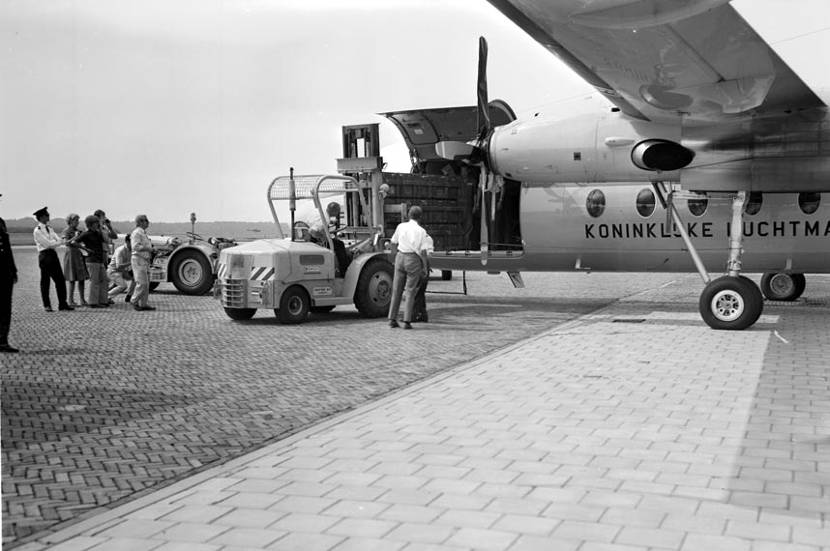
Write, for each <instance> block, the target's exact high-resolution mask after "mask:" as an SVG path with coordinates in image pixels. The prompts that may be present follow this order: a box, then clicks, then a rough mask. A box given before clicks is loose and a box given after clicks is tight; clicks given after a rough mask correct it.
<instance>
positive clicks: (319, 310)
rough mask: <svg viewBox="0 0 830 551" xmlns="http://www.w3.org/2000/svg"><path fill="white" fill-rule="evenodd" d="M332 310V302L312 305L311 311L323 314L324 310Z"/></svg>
mask: <svg viewBox="0 0 830 551" xmlns="http://www.w3.org/2000/svg"><path fill="white" fill-rule="evenodd" d="M332 310H334V304H332V305H331V306H312V307H311V313H312V314H325V313H326V312H331V311H332Z"/></svg>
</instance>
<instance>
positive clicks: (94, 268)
mask: <svg viewBox="0 0 830 551" xmlns="http://www.w3.org/2000/svg"><path fill="white" fill-rule="evenodd" d="M84 225H86V231H85V232H83V233H82V234H81V235H79V236H78V237H77V238H76V242H77V243H80V244H82V245H83V247H84V250H85V251H86V253H87V254H86V270H87V272H89V307H90V308H106V307H107V306H109V297H108V296H107V271H106V269H107V265H106V264H104V254H105V253H104V246H105V244H104V236H103V235H101V222H100V221H99V220H98V217H97V216H95V215H94V214H90V215H89V216H87V217H86V218H84Z"/></svg>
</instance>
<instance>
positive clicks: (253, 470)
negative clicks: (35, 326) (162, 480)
mask: <svg viewBox="0 0 830 551" xmlns="http://www.w3.org/2000/svg"><path fill="white" fill-rule="evenodd" d="M592 277H593V276H592ZM595 281H596V280H595ZM690 287H693V284H692V283H691V282H690V281H689V280H688V279H687V278H686V277H682V278H678V281H677V282H676V283H669V282H667V284H666V285H665V286H654V288H653V289H652V290H649V291H646V292H643V293H639V294H636V295H633V296H629V297H628V298H626V299H624V300H621V301H619V302H616V303H614V304H613V305H611V306H609V307H607V308H605V309H603V310H601V311H598V312H595V313H593V314H589V315H586V316H583V317H581V318H579V319H578V320H576V321H574V322H571V323H567V324H563V325H560V326H558V327H554V328H552V329H548V330H545V331H542V332H541V334H539V335H537V336H535V337H531V338H529V339H527V340H525V341H523V342H521V343H519V344H518V345H515V346H512V347H508V348H506V349H502V350H501V351H499V352H496V353H494V354H491V355H489V356H487V357H483V358H480V359H479V360H478V361H473V362H470V363H468V364H465V365H462V366H459V367H457V368H455V369H453V370H450V371H448V372H447V373H445V374H442V375H439V376H436V377H434V378H432V379H431V380H429V381H426V382H424V383H420V384H417V385H414V386H413V387H411V388H409V389H406V390H404V391H402V392H399V393H396V394H393V395H391V396H389V397H386V398H384V399H381V400H379V401H377V402H375V403H373V404H370V405H367V406H364V407H361V408H358V409H357V410H356V411H354V412H351V413H346V414H344V415H341V416H338V417H336V418H333V419H331V420H329V421H326V422H324V423H322V424H320V425H318V426H316V427H314V428H312V429H310V430H307V431H303V432H301V433H298V434H296V435H294V436H291V437H289V438H286V439H285V440H283V441H281V442H277V443H274V444H271V445H269V446H267V447H265V448H263V449H261V450H259V451H257V452H255V453H252V454H249V455H247V456H245V457H242V458H239V459H237V460H234V461H231V462H229V463H227V464H226V465H224V466H220V467H218V468H215V469H211V470H210V471H209V472H207V473H203V474H202V475H199V476H196V477H193V478H190V479H187V480H183V481H180V482H178V483H177V484H175V485H173V486H171V487H169V488H167V489H165V490H162V491H160V492H157V493H155V494H152V495H149V496H146V497H144V498H141V499H140V500H138V501H136V502H133V504H132V505H126V506H124V507H121V508H119V509H116V510H114V511H111V512H109V513H106V514H103V515H101V516H99V517H97V518H95V519H92V520H90V521H85V522H82V523H80V524H78V525H75V526H73V527H71V528H69V529H67V530H64V531H62V532H60V533H58V534H55V535H53V536H52V537H45V538H42V539H41V540H40V541H39V542H36V543H30V544H27V545H26V546H24V548H25V550H26V551H29V550H37V549H42V548H44V547H46V546H48V544H49V543H50V542H51V543H55V544H56V545H54V546H52V549H54V550H55V551H68V550H87V549H94V550H97V551H101V550H106V549H147V550H150V549H152V550H157V551H161V550H164V551H170V550H174V549H176V550H183V549H184V550H193V551H196V550H199V551H220V550H221V551H231V550H242V549H298V550H299V549H301V550H314V549H319V550H331V551H346V550H351V549H354V550H374V549H377V550H381V549H389V550H404V551H416V550H425V549H445V550H447V551H453V550H454V551H459V550H463V549H482V550H493V551H501V550H510V551H519V550H533V549H539V550H546V551H547V550H552V549H553V550H578V551H597V550H618V551H633V550H642V551H646V550H661V549H677V550H682V551H694V550H698V549H700V550H705V551H712V550H718V551H720V550H747V551H764V550H780V549H789V550H796V551H817V550H819V549H830V365H828V360H827V358H828V357H830V355H828V352H830V341H828V339H827V336H828V320H830V278H828V277H812V278H808V292H809V293H810V295H809V296H810V297H812V298H809V299H807V300H804V301H801V302H799V303H798V304H794V305H783V304H768V306H767V309H766V314H765V317H764V318H763V319H762V320H761V322H760V323H759V324H757V325H756V326H755V327H754V328H753V329H751V330H747V331H743V332H718V331H712V330H710V329H708V328H707V327H705V326H704V325H703V324H702V323H701V322H700V321H699V320H697V319H696V318H695V314H694V312H695V309H696V306H695V304H696V301H697V297H696V292H695V291H694V290H693V289H690ZM451 307H457V305H456V304H453V305H452V306H451ZM491 308H492V306H491ZM444 329H445V330H446V329H448V328H447V327H445V328H444ZM447 332H449V331H447ZM413 333H414V332H413Z"/></svg>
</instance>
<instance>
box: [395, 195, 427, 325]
mask: <svg viewBox="0 0 830 551" xmlns="http://www.w3.org/2000/svg"><path fill="white" fill-rule="evenodd" d="M421 214H422V210H421V207H419V206H417V205H414V206H412V207H410V209H409V215H408V217H409V220H408V221H407V222H401V223H400V224H398V227H397V228H395V233H394V234H393V235H392V239H391V241H392V250H393V252H395V253H396V254H395V278H394V279H393V280H392V304H390V305H389V327H393V328H394V327H399V325H398V311H399V310H400V307H401V298H402V296H403V292H404V290H405V291H406V302H405V303H404V310H403V328H404V329H412V324H411V322H412V314H413V311H414V309H415V293H417V291H418V285H420V283H421V277H422V275H423V273H424V271H425V268H426V264H425V263H424V259H423V258H422V255H423V254H424V251H425V250H426V249H427V247H426V238H427V232H426V231H425V230H424V228H422V227H421V225H420V220H421Z"/></svg>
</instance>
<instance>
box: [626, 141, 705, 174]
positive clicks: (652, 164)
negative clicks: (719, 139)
mask: <svg viewBox="0 0 830 551" xmlns="http://www.w3.org/2000/svg"><path fill="white" fill-rule="evenodd" d="M694 158H695V153H694V151H692V150H691V149H688V148H686V147H683V146H682V145H680V144H679V143H677V142H673V141H671V140H662V139H650V140H643V141H641V142H640V143H638V144H637V145H635V146H634V148H633V149H632V150H631V162H633V163H634V164H635V165H636V166H637V167H639V168H642V169H643V170H651V171H660V172H671V171H672V170H680V169H681V168H684V167H686V166H688V165H689V163H691V162H692V159H694Z"/></svg>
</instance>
